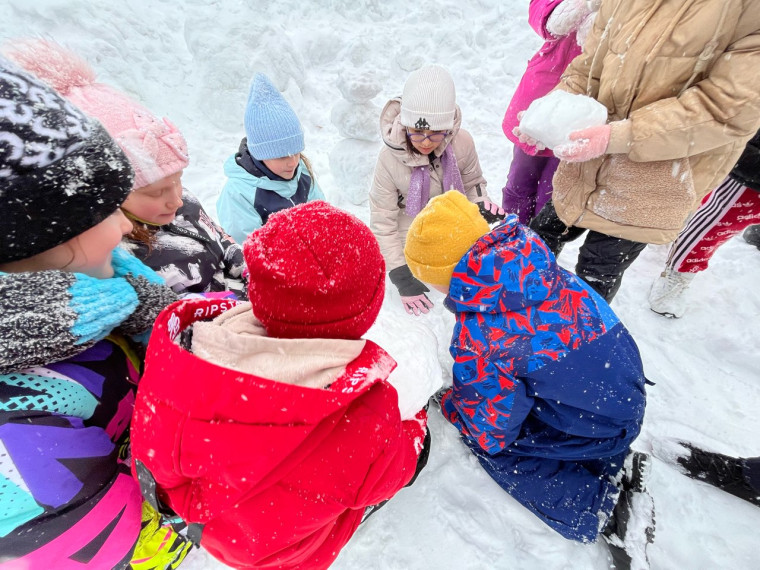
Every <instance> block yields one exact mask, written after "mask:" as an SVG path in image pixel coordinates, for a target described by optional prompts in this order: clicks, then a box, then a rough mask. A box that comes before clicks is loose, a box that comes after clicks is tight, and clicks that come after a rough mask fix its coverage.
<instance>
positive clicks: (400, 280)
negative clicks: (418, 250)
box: [388, 265, 430, 297]
mask: <svg viewBox="0 0 760 570" xmlns="http://www.w3.org/2000/svg"><path fill="white" fill-rule="evenodd" d="M388 277H389V278H390V280H391V283H393V284H394V285H395V286H396V289H398V292H399V294H400V295H401V296H402V297H416V296H417V295H422V294H423V293H427V292H428V291H430V289H428V288H427V287H426V286H425V284H424V283H423V282H422V281H420V280H419V279H417V278H416V277H415V276H414V275H412V271H411V270H410V269H409V266H408V265H402V266H400V267H397V268H396V269H392V270H391V271H390V273H388Z"/></svg>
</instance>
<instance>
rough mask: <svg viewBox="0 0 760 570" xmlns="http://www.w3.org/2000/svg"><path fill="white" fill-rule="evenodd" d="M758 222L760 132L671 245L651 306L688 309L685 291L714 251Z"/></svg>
mask: <svg viewBox="0 0 760 570" xmlns="http://www.w3.org/2000/svg"><path fill="white" fill-rule="evenodd" d="M758 222H760V131H758V132H757V133H756V134H755V136H754V137H753V138H752V139H751V140H750V141H749V142H748V143H747V146H746V147H745V148H744V152H743V153H742V155H741V156H740V157H739V161H738V162H737V163H736V164H735V165H734V168H733V169H732V170H731V172H729V173H728V176H727V177H726V179H725V180H724V181H723V182H722V183H721V184H720V186H718V187H717V188H716V189H715V190H713V191H712V192H711V193H710V194H708V195H707V197H705V199H704V201H703V202H702V205H701V206H700V207H699V209H698V210H697V211H696V213H695V214H694V215H693V216H692V217H691V219H689V221H688V222H687V223H686V227H685V228H684V229H682V230H681V233H680V234H678V237H677V238H676V240H675V241H674V242H673V244H672V245H671V246H670V251H669V252H668V259H667V261H666V262H665V270H664V271H663V272H662V275H660V277H658V278H657V279H656V280H655V282H654V283H653V284H652V290H651V291H650V293H649V306H650V308H651V309H652V310H653V311H654V312H655V313H659V314H661V315H664V316H666V317H673V318H679V317H682V316H683V314H684V313H685V312H686V307H687V305H688V299H687V295H686V290H687V289H688V288H689V286H690V285H691V283H692V281H693V279H694V277H696V276H697V274H698V273H700V272H702V271H704V270H705V269H707V264H708V263H710V259H711V258H712V256H713V254H714V253H715V251H716V250H717V249H718V248H719V247H720V246H721V245H723V244H724V243H726V242H727V241H728V240H730V239H731V238H732V237H734V236H735V235H737V234H738V233H739V232H741V231H742V230H743V229H745V228H748V227H749V226H751V225H752V224H757V223H758Z"/></svg>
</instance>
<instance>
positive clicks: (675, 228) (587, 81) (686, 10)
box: [518, 0, 760, 303]
mask: <svg viewBox="0 0 760 570" xmlns="http://www.w3.org/2000/svg"><path fill="white" fill-rule="evenodd" d="M708 30H709V32H708ZM758 34H760V2H758V0H751V1H749V2H748V1H746V0H699V1H698V2H695V1H692V0H673V1H666V2H665V1H663V2H659V1H658V2H646V3H643V4H642V3H639V2H630V1H628V0H604V1H603V2H602V3H601V4H600V6H599V12H598V14H597V17H596V18H595V19H594V25H593V26H592V28H591V31H590V32H589V35H588V38H587V40H586V42H585V44H584V46H583V54H581V55H580V56H578V57H576V58H575V59H574V60H573V61H572V62H570V65H568V67H567V69H566V70H565V72H564V73H563V74H562V79H561V80H560V83H559V84H558V85H557V89H561V90H564V91H567V92H569V93H573V94H583V95H586V96H590V97H593V98H594V99H596V100H597V101H598V102H600V103H601V104H603V105H604V106H605V107H606V108H607V111H608V123H607V124H606V125H598V126H594V127H589V128H587V129H580V130H578V131H574V132H571V133H570V134H569V135H568V138H569V139H570V141H571V142H570V143H567V144H563V145H557V146H556V147H555V148H554V154H555V155H556V156H557V157H558V158H559V159H560V160H561V162H560V164H559V166H558V167H557V172H556V173H555V175H554V179H553V191H552V200H551V202H547V204H546V205H545V206H544V208H543V209H542V210H541V211H540V212H539V213H538V215H537V216H536V217H535V218H534V219H533V220H532V221H531V223H530V227H531V229H533V230H534V231H535V232H536V233H537V234H538V235H539V236H540V237H541V239H543V240H544V242H546V244H547V245H548V246H549V248H550V249H551V250H552V252H553V253H554V254H555V255H558V254H559V252H560V251H561V249H562V248H563V247H564V245H565V244H566V243H568V242H570V241H573V240H576V239H578V238H579V237H581V236H584V238H583V244H582V245H581V246H580V248H579V252H578V262H577V263H576V266H575V273H576V274H577V275H578V276H579V277H580V278H581V279H584V280H585V281H586V282H587V283H588V284H589V285H591V287H593V288H594V290H595V291H597V292H598V293H599V294H600V295H602V297H604V299H605V300H606V301H607V302H608V303H609V302H611V301H612V299H613V298H614V297H615V295H616V294H617V291H618V289H619V288H620V285H621V283H622V280H623V274H624V273H625V271H627V269H628V268H629V267H630V266H631V264H632V263H633V262H634V261H635V260H636V258H637V257H638V256H639V255H640V254H641V252H642V251H643V250H644V249H645V248H646V245H647V244H648V243H652V244H664V243H669V242H671V241H673V239H675V238H676V237H677V235H678V233H679V232H680V231H681V230H682V229H683V227H684V225H685V223H686V220H687V219H688V217H689V215H690V214H691V213H692V212H693V211H694V210H696V208H697V207H698V205H699V203H700V201H701V199H702V198H703V197H704V196H705V195H706V194H707V193H708V192H709V191H711V190H712V189H714V188H715V187H716V186H717V185H718V184H719V183H720V181H721V180H723V178H725V176H726V174H728V172H729V171H730V170H731V167H732V166H733V165H734V164H735V163H736V160H737V159H738V158H739V156H740V155H741V152H742V149H743V148H744V145H745V144H746V142H747V140H749V138H751V134H750V133H752V134H754V133H755V132H756V131H757V129H758V128H759V127H760V80H759V79H758V78H759V77H760V76H758V74H757V73H755V70H756V67H757V65H756V64H757V59H758V57H760V43H758V42H757V37H758ZM560 112H561V111H560ZM518 131H519V126H518ZM520 136H522V137H523V138H524V140H523V142H525V141H526V140H527V139H526V138H525V137H526V136H525V134H524V133H520V134H519V135H518V138H519V137H520ZM584 234H585V235H584Z"/></svg>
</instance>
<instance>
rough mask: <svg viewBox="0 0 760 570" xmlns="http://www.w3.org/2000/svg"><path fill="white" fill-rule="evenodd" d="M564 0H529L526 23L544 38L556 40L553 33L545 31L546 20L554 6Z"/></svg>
mask: <svg viewBox="0 0 760 570" xmlns="http://www.w3.org/2000/svg"><path fill="white" fill-rule="evenodd" d="M564 1H565V0H530V7H529V8H528V23H529V24H530V27H531V28H533V29H534V30H535V31H536V33H537V34H538V35H539V36H541V37H542V38H543V39H544V40H545V41H546V40H556V39H557V38H555V37H554V36H553V35H551V34H550V33H549V32H547V31H546V21H547V20H548V19H549V16H551V15H552V12H553V11H554V8H556V7H557V5H558V4H562V2H564Z"/></svg>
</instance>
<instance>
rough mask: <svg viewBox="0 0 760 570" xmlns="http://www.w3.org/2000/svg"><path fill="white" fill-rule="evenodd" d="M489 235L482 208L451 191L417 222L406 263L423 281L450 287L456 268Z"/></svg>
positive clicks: (406, 250) (432, 203)
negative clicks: (480, 210) (468, 251)
mask: <svg viewBox="0 0 760 570" xmlns="http://www.w3.org/2000/svg"><path fill="white" fill-rule="evenodd" d="M489 231H490V229H489V227H488V224H487V223H486V221H485V219H483V216H481V215H480V212H479V211H478V206H477V205H475V204H473V203H472V202H470V201H469V200H468V199H467V198H466V197H465V195H464V194H462V193H461V192H458V191H456V190H450V191H449V192H446V193H445V194H442V195H440V196H436V197H435V198H433V199H432V200H430V202H428V204H427V206H425V208H424V209H423V210H422V211H421V212H420V213H419V214H417V217H415V218H414V221H413V222H412V225H411V226H410V227H409V233H408V234H407V236H406V246H404V255H405V256H406V263H407V264H408V265H409V269H411V271H412V274H413V275H414V276H415V277H416V278H417V279H419V280H420V281H423V282H425V283H430V284H432V285H442V286H445V287H448V285H449V282H450V281H451V275H452V273H454V267H455V266H456V264H457V263H459V260H460V259H462V256H464V254H465V253H467V250H469V249H470V248H471V247H472V246H473V244H474V243H475V242H476V241H478V239H480V238H481V237H482V236H484V235H485V234H487V233H488V232H489Z"/></svg>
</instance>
